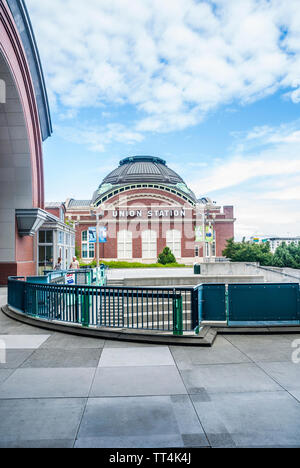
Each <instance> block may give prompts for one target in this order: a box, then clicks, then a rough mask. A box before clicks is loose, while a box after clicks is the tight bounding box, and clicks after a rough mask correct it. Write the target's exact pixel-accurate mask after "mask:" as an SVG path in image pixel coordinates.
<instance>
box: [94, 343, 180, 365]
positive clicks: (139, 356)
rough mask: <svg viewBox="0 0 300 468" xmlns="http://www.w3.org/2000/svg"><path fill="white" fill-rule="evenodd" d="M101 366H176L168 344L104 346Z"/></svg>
mask: <svg viewBox="0 0 300 468" xmlns="http://www.w3.org/2000/svg"><path fill="white" fill-rule="evenodd" d="M99 366H100V367H139V366H175V362H174V359H173V357H172V354H171V353H170V350H169V348H168V347H167V346H164V347H160V346H157V347H155V348H147V347H144V348H104V350H103V352H102V355H101V359H100V362H99Z"/></svg>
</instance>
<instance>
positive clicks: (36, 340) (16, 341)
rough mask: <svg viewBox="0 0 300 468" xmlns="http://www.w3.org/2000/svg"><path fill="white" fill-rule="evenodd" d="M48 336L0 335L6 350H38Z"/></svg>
mask: <svg viewBox="0 0 300 468" xmlns="http://www.w3.org/2000/svg"><path fill="white" fill-rule="evenodd" d="M48 338H49V335H0V341H2V342H4V343H5V347H6V349H23V350H24V349H38V348H39V347H40V346H41V345H42V344H43V343H44V342H45V341H46V340H47V339H48Z"/></svg>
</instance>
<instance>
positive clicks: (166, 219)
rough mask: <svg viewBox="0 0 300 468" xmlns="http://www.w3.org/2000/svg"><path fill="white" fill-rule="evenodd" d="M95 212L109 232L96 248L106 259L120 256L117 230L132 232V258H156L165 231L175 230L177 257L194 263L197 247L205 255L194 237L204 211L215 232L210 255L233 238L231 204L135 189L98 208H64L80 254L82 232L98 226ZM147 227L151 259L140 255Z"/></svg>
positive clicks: (164, 237) (215, 254) (146, 189)
mask: <svg viewBox="0 0 300 468" xmlns="http://www.w3.org/2000/svg"><path fill="white" fill-rule="evenodd" d="M97 211H98V212H99V213H101V215H100V218H99V225H100V226H105V227H106V228H107V233H108V237H107V243H105V244H101V245H100V247H99V250H100V258H103V259H106V260H118V259H119V260H120V259H121V258H120V254H119V252H118V233H119V231H121V230H126V231H129V232H131V233H132V256H131V257H130V258H128V259H126V260H132V261H134V260H137V261H147V260H149V261H150V260H156V259H157V256H158V254H159V253H160V252H162V250H163V249H164V247H166V245H167V232H168V231H172V230H176V231H179V232H180V237H181V246H180V255H178V254H177V259H178V260H179V261H183V260H184V261H186V262H187V263H193V262H194V261H195V255H196V250H195V249H196V247H198V248H199V257H203V256H204V248H205V247H204V242H196V238H195V228H196V227H197V226H199V224H200V225H203V224H204V222H203V218H202V217H201V216H203V213H204V212H205V218H206V223H205V224H206V225H207V226H209V225H211V226H212V227H213V229H214V231H215V242H216V250H215V251H213V252H211V254H213V255H214V256H217V257H220V256H222V251H223V250H224V248H225V245H226V241H227V239H229V238H232V237H234V218H233V216H234V213H233V207H224V208H223V209H222V208H221V207H218V206H216V205H209V206H208V205H206V206H205V207H203V205H202V206H200V205H196V204H192V203H190V202H187V201H185V200H183V198H181V197H179V196H177V195H175V194H172V193H166V192H165V191H162V190H159V189H148V188H145V189H136V190H130V191H127V192H126V195H125V194H121V195H119V194H118V195H115V196H113V197H111V198H110V200H109V202H106V203H105V204H102V205H101V206H99V207H98V208H93V207H90V208H89V207H86V209H83V208H82V207H80V208H77V209H76V208H68V207H67V211H66V217H67V219H70V220H73V221H75V222H76V245H77V247H78V248H79V249H81V256H83V255H82V233H83V232H84V231H88V230H89V228H90V227H95V226H96V225H97V222H96V212H97ZM147 230H151V231H155V232H156V235H157V245H156V247H157V248H156V252H155V256H153V258H151V259H150V258H143V246H142V242H143V241H142V233H143V232H144V231H147ZM95 255H96V249H95ZM122 259H124V260H125V258H122ZM86 260H87V261H88V260H91V259H90V258H89V259H86Z"/></svg>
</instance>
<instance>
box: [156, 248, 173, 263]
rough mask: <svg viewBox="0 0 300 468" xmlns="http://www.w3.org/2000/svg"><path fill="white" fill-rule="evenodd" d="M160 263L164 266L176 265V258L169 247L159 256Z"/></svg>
mask: <svg viewBox="0 0 300 468" xmlns="http://www.w3.org/2000/svg"><path fill="white" fill-rule="evenodd" d="M158 263H161V264H162V265H171V264H174V263H176V258H175V256H174V255H173V253H172V250H171V249H170V248H169V247H165V248H164V250H163V251H162V253H161V254H159V256H158Z"/></svg>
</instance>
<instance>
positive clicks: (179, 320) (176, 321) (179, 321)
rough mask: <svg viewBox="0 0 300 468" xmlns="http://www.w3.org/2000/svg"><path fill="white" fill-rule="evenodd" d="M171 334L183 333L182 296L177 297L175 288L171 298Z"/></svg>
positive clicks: (180, 334)
mask: <svg viewBox="0 0 300 468" xmlns="http://www.w3.org/2000/svg"><path fill="white" fill-rule="evenodd" d="M173 335H174V336H182V335H183V306H182V296H180V297H177V295H176V290H175V289H174V298H173Z"/></svg>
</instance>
